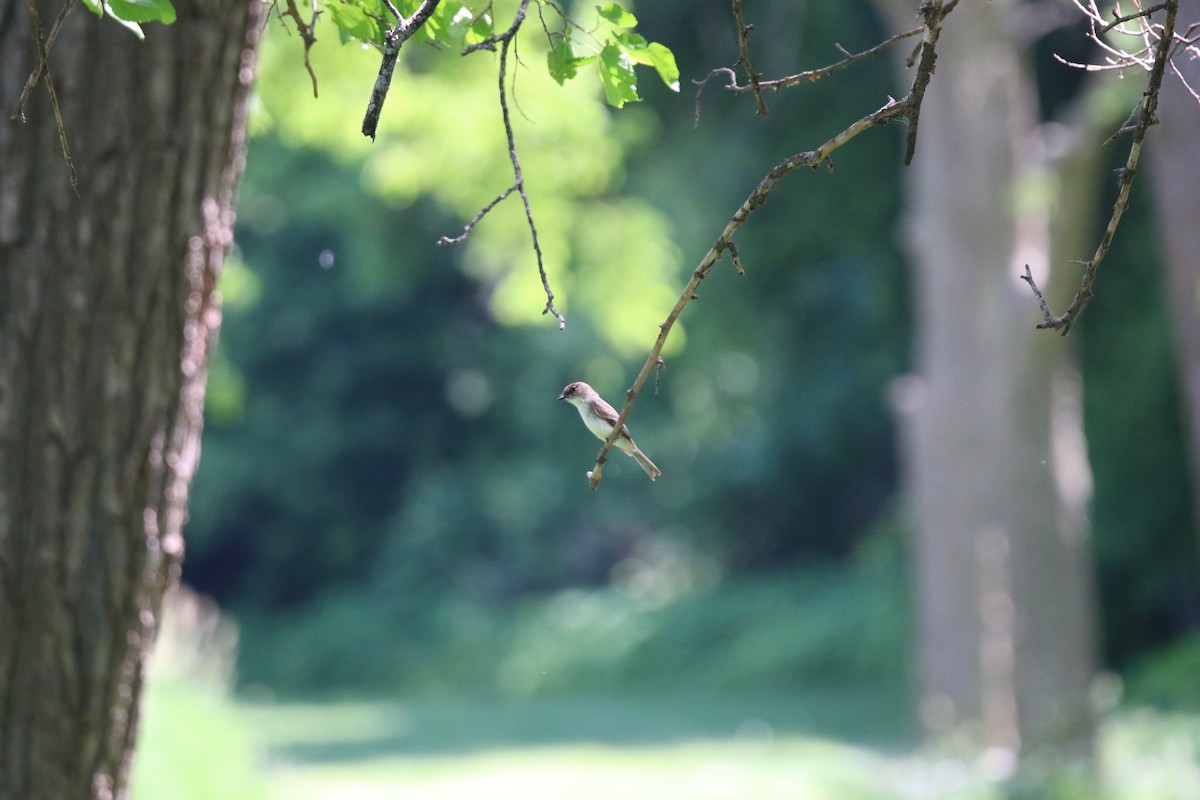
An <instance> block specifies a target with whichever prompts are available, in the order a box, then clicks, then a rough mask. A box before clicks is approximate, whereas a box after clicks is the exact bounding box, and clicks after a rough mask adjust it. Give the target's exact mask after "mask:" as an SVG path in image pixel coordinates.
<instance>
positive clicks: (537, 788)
mask: <svg viewBox="0 0 1200 800" xmlns="http://www.w3.org/2000/svg"><path fill="white" fill-rule="evenodd" d="M877 766H878V763H877V759H876V758H875V757H873V756H871V755H870V754H869V753H866V752H865V751H861V750H856V749H854V748H850V747H846V746H842V745H838V744H834V743H831V742H825V741H819V740H809V739H802V738H796V739H788V740H784V741H777V742H736V741H724V742H687V743H682V744H670V745H654V746H639V747H620V746H616V745H600V744H586V743H579V744H567V745H556V746H545V747H523V748H496V749H490V750H483V751H479V752H473V753H467V754H461V755H454V756H424V757H403V756H388V757H381V758H374V759H370V760H368V761H363V762H351V763H345V764H337V765H326V766H316V767H314V766H311V765H309V766H303V765H291V766H288V767H283V768H281V769H280V771H278V772H276V773H275V777H274V780H273V781H272V788H273V791H274V793H273V794H272V797H273V798H280V799H281V800H282V798H296V799H297V800H351V799H352V798H357V797H364V798H366V797H379V796H387V797H421V798H429V799H430V800H440V799H445V800H459V799H460V798H479V797H487V798H499V799H503V798H514V799H515V798H520V800H541V799H542V798H545V800H552V799H553V800H558V799H559V798H573V800H590V799H591V798H595V800H613V798H620V800H642V798H645V800H651V799H652V798H653V799H655V800H657V799H659V798H693V799H694V800H717V799H718V798H739V799H745V800H755V799H757V800H773V799H774V798H779V800H783V799H784V798H787V799H788V800H794V799H795V798H811V800H824V799H825V798H828V800H855V799H856V798H884V797H888V796H889V795H888V794H886V793H885V792H884V791H882V790H881V789H880V787H879V786H878V783H877V769H876V768H877Z"/></svg>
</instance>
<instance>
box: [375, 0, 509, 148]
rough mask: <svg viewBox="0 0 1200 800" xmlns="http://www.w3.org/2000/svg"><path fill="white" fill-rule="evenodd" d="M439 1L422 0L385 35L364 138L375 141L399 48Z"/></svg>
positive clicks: (429, 14)
mask: <svg viewBox="0 0 1200 800" xmlns="http://www.w3.org/2000/svg"><path fill="white" fill-rule="evenodd" d="M440 2H441V0H423V2H422V3H421V5H420V6H418V7H417V10H416V11H415V12H413V15H412V16H411V17H409V18H408V19H407V20H406V19H404V18H403V17H400V18H399V20H398V21H397V23H396V26H395V27H394V28H392V29H391V30H389V31H388V32H387V33H385V34H384V36H383V62H382V63H381V64H380V65H379V75H378V76H377V77H376V78H375V86H374V87H373V88H372V89H371V99H370V101H369V102H368V103H367V113H366V114H365V115H364V116H363V124H362V132H363V136H369V137H371V141H375V130H376V129H377V128H378V127H379V114H380V112H382V111H383V101H384V100H386V99H387V93H388V88H389V87H390V86H391V85H392V73H393V72H395V71H396V60H397V59H398V58H399V57H400V46H401V45H402V44H404V43H405V42H407V41H408V40H409V39H411V38H412V35H413V34H414V33H416V32H417V31H418V30H420V29H421V26H422V25H424V24H425V21H426V20H427V19H429V17H430V16H431V15H432V14H433V12H434V11H436V10H437V7H438V3H440ZM526 2H528V0H526ZM397 16H398V15H397Z"/></svg>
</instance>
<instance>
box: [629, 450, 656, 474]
mask: <svg viewBox="0 0 1200 800" xmlns="http://www.w3.org/2000/svg"><path fill="white" fill-rule="evenodd" d="M629 455H631V456H633V459H634V460H635V461H637V462H638V465H639V466H640V467H641V468H642V469H644V470H646V474H647V475H649V476H650V480H654V479H655V478H657V477H658V476H659V475H662V470H661V469H659V468H658V467H656V466H654V462H653V461H651V460H650V459H649V458H648V457H647V456H646V454H645V453H643V452H642V451H641V450H639V449H638V448H637V447H636V446H634V448H633V452H632V453H630V454H629Z"/></svg>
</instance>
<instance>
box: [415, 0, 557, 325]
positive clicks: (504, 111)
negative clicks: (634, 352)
mask: <svg viewBox="0 0 1200 800" xmlns="http://www.w3.org/2000/svg"><path fill="white" fill-rule="evenodd" d="M528 8H529V0H521V5H520V6H519V7H518V8H517V13H516V15H515V16H514V17H513V22H512V25H510V26H509V27H508V30H506V31H504V32H503V33H500V34H497V35H495V36H490V37H488V38H487V39H485V40H483V41H482V42H477V43H475V44H473V45H471V46H470V47H468V48H466V49H465V50H463V55H466V54H468V53H473V52H475V51H476V50H493V51H494V50H495V49H496V45H499V46H500V67H499V70H498V73H499V74H498V84H499V87H500V115H501V117H502V118H503V120H504V136H505V138H506V139H507V140H508V160H509V161H510V162H511V163H512V168H513V177H514V178H515V179H516V182H515V183H513V185H512V186H510V187H509V188H508V189H507V190H506V191H504V192H503V193H501V194H500V195H498V196H497V197H496V198H495V199H494V200H492V201H491V202H490V203H488V204H487V205H486V206H484V207H483V209H482V210H481V211H480V212H479V213H478V214H476V215H475V217H474V218H473V219H472V220H471V221H470V222H469V223H467V226H466V227H465V228H464V229H463V232H462V235H461V236H459V237H456V238H454V239H449V238H447V237H445V236H443V237H442V238H441V239H439V240H438V244H452V243H455V242H460V241H462V240H463V239H465V238H466V237H467V236H468V235H469V234H470V232H471V229H472V228H473V227H475V225H476V223H478V222H479V220H481V219H483V217H484V215H485V214H487V213H488V212H489V211H491V210H492V209H493V208H495V207H496V205H498V204H499V203H500V202H501V201H502V200H504V199H505V198H507V197H508V196H509V195H510V194H512V193H513V192H514V191H515V192H516V193H517V194H519V195H520V196H521V202H522V204H523V205H524V206H525V222H526V224H527V225H528V226H529V235H530V237H531V238H532V240H533V253H534V256H536V258H537V268H538V276H539V277H540V278H541V279H542V289H543V290H544V291H545V293H546V305H545V307H544V308H543V309H542V313H543V314H550V315H552V316H553V317H554V318H555V319H556V320H558V329H559V330H562V329H563V328H565V327H567V318H566V317H564V316H563V315H562V313H561V312H560V311H559V310H558V309H557V308H556V307H555V305H554V291H553V290H552V289H551V288H550V279H549V278H548V277H547V276H546V265H545V262H544V261H543V259H542V246H541V243H540V242H539V241H538V232H537V224H536V223H535V222H534V220H533V209H532V207H531V206H530V205H529V195H528V194H526V193H525V175H524V173H523V172H522V171H521V158H520V156H519V155H518V154H517V142H516V138H515V137H514V136H513V127H512V115H511V113H510V112H509V110H508V88H507V87H506V86H505V80H506V78H507V75H508V49H509V47H510V46H512V45H513V42H514V41H515V40H516V36H517V31H519V30H520V29H521V24H522V23H524V21H525V12H526V11H527V10H528Z"/></svg>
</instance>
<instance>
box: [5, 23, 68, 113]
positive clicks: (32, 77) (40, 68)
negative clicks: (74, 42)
mask: <svg viewBox="0 0 1200 800" xmlns="http://www.w3.org/2000/svg"><path fill="white" fill-rule="evenodd" d="M74 7H75V0H67V2H66V3H64V4H63V7H62V10H61V11H59V12H58V16H57V17H56V18H55V20H54V27H52V28H51V29H50V35H49V36H47V37H46V46H45V57H44V58H39V59H38V63H37V66H36V67H34V68H33V72H31V73H29V79H28V80H26V81H25V88H24V89H22V90H21V97H20V99H19V100H17V107H16V108H14V109H13V112H12V115H11V116H10V117H9V119H14V120H15V119H20V120H21V121H22V122H24V121H25V103H27V102H28V101H29V95H30V94H32V93H33V90H34V89H35V88H36V87H37V85H38V81H40V80H41V79H42V73H44V72H45V71H46V70H47V68H48V64H47V62H46V59H48V58H49V57H50V53H51V51H53V50H54V42H55V41H56V40H57V39H58V32H59V31H60V30H62V24H63V20H65V19H66V18H67V14H69V13H71V9H73V8H74ZM38 25H39V26H40V25H41V23H40V22H39V23H38Z"/></svg>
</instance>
